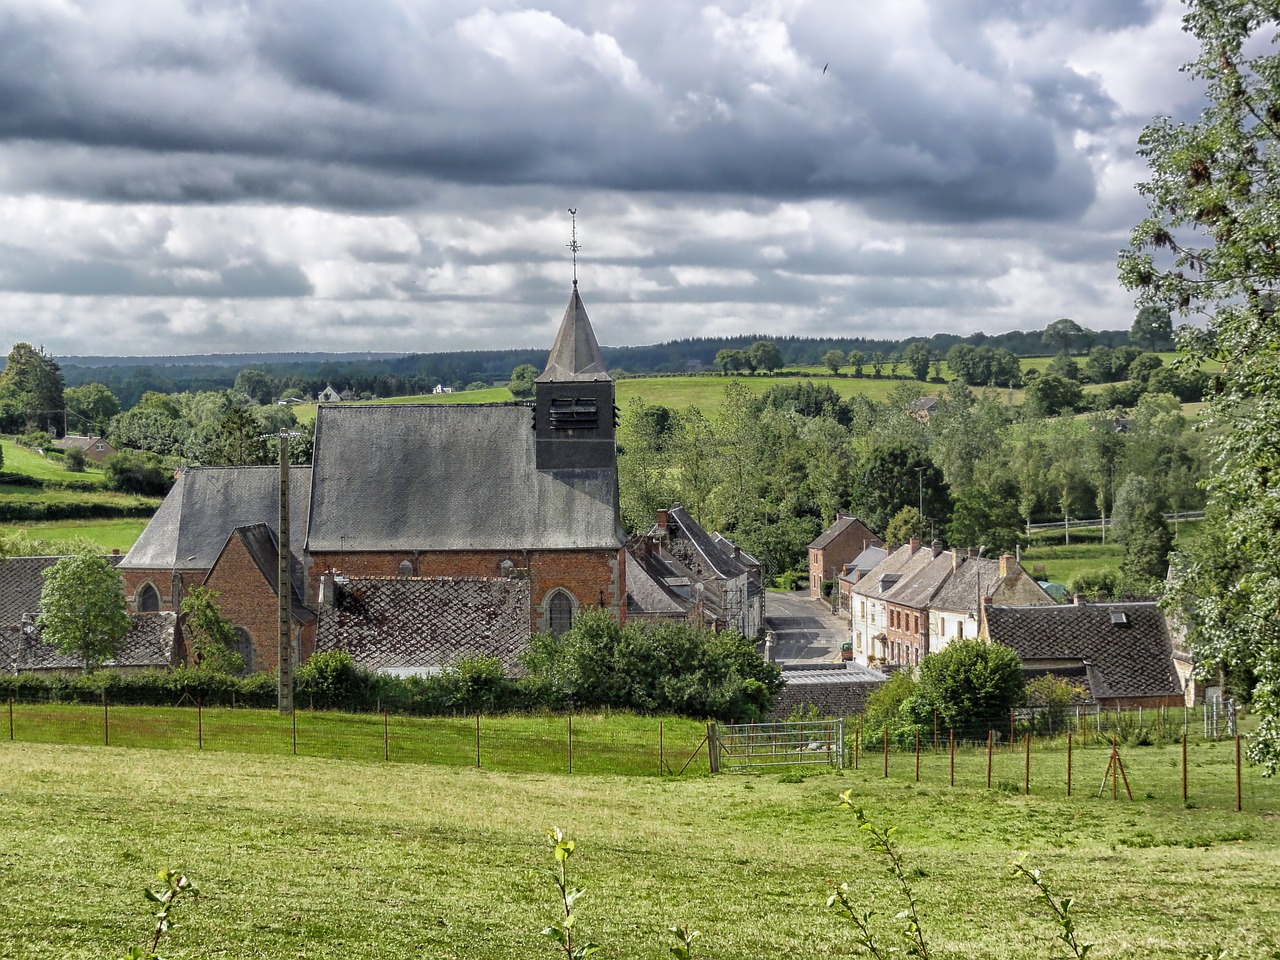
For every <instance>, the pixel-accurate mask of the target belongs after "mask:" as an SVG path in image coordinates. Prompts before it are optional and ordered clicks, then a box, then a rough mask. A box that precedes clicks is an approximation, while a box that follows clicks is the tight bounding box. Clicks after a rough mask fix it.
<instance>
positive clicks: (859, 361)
mask: <svg viewBox="0 0 1280 960" xmlns="http://www.w3.org/2000/svg"><path fill="white" fill-rule="evenodd" d="M845 359H846V362H847V363H848V364H849V366H851V367H853V375H854V376H855V377H860V376H862V367H863V365H864V364H865V363H866V362H867V355H866V354H865V353H863V352H862V351H861V350H850V351H849V353H848V354H847V355H846V358H845Z"/></svg>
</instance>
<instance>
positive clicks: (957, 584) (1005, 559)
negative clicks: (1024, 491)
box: [929, 550, 1056, 653]
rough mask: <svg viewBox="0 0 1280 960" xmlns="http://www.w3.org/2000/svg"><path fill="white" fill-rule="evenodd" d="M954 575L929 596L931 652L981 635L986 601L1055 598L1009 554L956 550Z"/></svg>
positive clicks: (1031, 602)
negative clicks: (993, 556)
mask: <svg viewBox="0 0 1280 960" xmlns="http://www.w3.org/2000/svg"><path fill="white" fill-rule="evenodd" d="M950 556H951V558H952V571H951V575H950V576H949V577H947V579H946V580H945V581H944V582H943V584H942V585H941V587H939V589H938V591H937V592H936V593H935V594H934V595H933V596H932V597H931V598H930V599H929V652H930V653H936V652H937V651H939V650H945V649H946V647H947V645H948V644H950V643H952V642H953V641H955V640H973V639H976V638H977V637H978V636H980V635H981V632H982V627H981V622H980V621H981V618H982V610H983V601H984V600H988V599H989V600H990V602H991V603H994V604H997V605H1001V606H1047V605H1049V604H1052V603H1055V602H1056V601H1055V600H1054V599H1053V597H1051V596H1050V595H1049V594H1048V593H1046V592H1045V590H1044V588H1043V587H1041V586H1040V584H1039V583H1037V582H1036V580H1035V578H1034V577H1032V576H1031V575H1030V574H1029V573H1027V571H1026V569H1025V568H1024V567H1023V566H1022V564H1021V563H1019V562H1018V560H1017V558H1015V557H1013V556H1011V555H1010V554H1004V555H1002V556H1001V557H999V558H998V559H996V558H990V557H982V556H979V555H978V551H977V550H968V551H963V550H953V551H951V553H950Z"/></svg>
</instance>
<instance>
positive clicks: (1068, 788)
mask: <svg viewBox="0 0 1280 960" xmlns="http://www.w3.org/2000/svg"><path fill="white" fill-rule="evenodd" d="M1067 796H1068V797H1069V796H1071V731H1070V730H1068V731H1067Z"/></svg>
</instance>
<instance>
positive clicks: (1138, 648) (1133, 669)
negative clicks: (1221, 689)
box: [986, 603, 1182, 700]
mask: <svg viewBox="0 0 1280 960" xmlns="http://www.w3.org/2000/svg"><path fill="white" fill-rule="evenodd" d="M986 629H987V634H988V636H989V637H990V639H992V640H993V641H995V642H997V643H1002V644H1004V645H1005V646H1007V647H1012V648H1013V650H1014V651H1015V652H1016V653H1017V654H1018V656H1019V657H1020V658H1021V659H1022V661H1023V667H1024V669H1027V670H1035V669H1036V667H1037V665H1040V666H1042V667H1046V668H1047V667H1048V666H1049V665H1054V664H1057V665H1061V667H1062V668H1063V669H1070V667H1071V666H1072V665H1074V666H1075V667H1076V669H1077V672H1078V670H1079V668H1080V667H1085V668H1087V669H1086V675H1087V677H1088V680H1089V688H1090V693H1091V695H1092V697H1093V698H1094V699H1095V700H1101V699H1109V698H1112V697H1141V696H1172V695H1177V694H1180V693H1181V692H1182V685H1181V684H1180V683H1179V681H1178V677H1177V674H1176V673H1175V671H1174V665H1173V649H1172V645H1171V643H1170V638H1169V631H1168V627H1167V625H1166V623H1165V619H1164V613H1163V612H1162V611H1161V610H1160V608H1159V607H1158V606H1157V605H1156V604H1154V603H1081V604H1068V605H1065V606H1064V605H1057V604H1053V605H1047V606H1029V607H1000V606H990V607H988V608H987V611H986ZM1041 672H1044V671H1041ZM1052 672H1058V671H1057V670H1053V671H1052Z"/></svg>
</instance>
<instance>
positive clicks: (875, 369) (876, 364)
mask: <svg viewBox="0 0 1280 960" xmlns="http://www.w3.org/2000/svg"><path fill="white" fill-rule="evenodd" d="M884 364H885V359H884V354H883V353H880V352H879V351H876V352H875V353H873V354H872V355H871V373H872V375H874V376H877V377H878V376H880V375H881V374H882V373H883V372H884Z"/></svg>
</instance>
